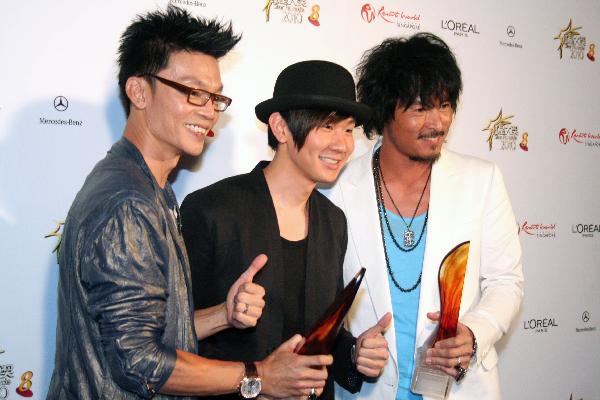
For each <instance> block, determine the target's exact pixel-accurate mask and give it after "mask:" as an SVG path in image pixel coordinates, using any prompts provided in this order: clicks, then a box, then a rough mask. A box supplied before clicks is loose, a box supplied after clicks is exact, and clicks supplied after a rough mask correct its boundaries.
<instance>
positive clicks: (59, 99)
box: [54, 96, 69, 111]
mask: <svg viewBox="0 0 600 400" xmlns="http://www.w3.org/2000/svg"><path fill="white" fill-rule="evenodd" d="M54 108H55V109H56V111H65V110H66V109H67V108H69V100H67V98H66V97H65V96H56V97H55V98H54Z"/></svg>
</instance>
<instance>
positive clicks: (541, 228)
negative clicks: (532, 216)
mask: <svg viewBox="0 0 600 400" xmlns="http://www.w3.org/2000/svg"><path fill="white" fill-rule="evenodd" d="M556 229H557V228H556V224H555V223H552V224H544V223H538V222H535V223H530V222H528V221H524V222H523V223H519V235H521V236H525V237H535V238H539V239H547V238H555V237H556Z"/></svg>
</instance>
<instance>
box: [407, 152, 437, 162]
mask: <svg viewBox="0 0 600 400" xmlns="http://www.w3.org/2000/svg"><path fill="white" fill-rule="evenodd" d="M440 154H441V153H437V154H433V155H431V156H429V157H421V156H415V155H411V156H408V158H409V159H410V160H411V161H415V162H418V163H423V164H433V163H435V162H436V161H437V160H439V158H440Z"/></svg>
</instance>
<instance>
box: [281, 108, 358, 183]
mask: <svg viewBox="0 0 600 400" xmlns="http://www.w3.org/2000/svg"><path fill="white" fill-rule="evenodd" d="M354 127H355V122H354V118H351V117H349V118H346V119H343V120H341V121H338V122H333V123H328V122H326V123H325V124H323V125H322V126H318V127H316V128H313V129H312V130H311V131H310V132H309V133H308V135H307V136H306V140H305V142H304V145H303V146H302V148H301V149H300V150H298V149H297V148H296V146H295V144H294V142H293V140H292V139H291V137H290V140H288V141H287V142H286V143H285V144H284V145H285V146H288V148H287V150H288V151H289V158H290V160H291V161H292V164H293V165H294V167H295V168H296V170H297V171H298V172H299V174H300V176H302V177H304V178H306V179H307V180H308V181H310V182H312V183H313V184H316V183H331V182H334V181H335V180H336V179H337V177H338V175H339V174H340V172H341V170H342V167H343V166H344V164H345V163H346V161H347V160H348V157H350V155H351V154H352V152H353V151H354V137H353V131H354ZM288 133H289V132H288ZM289 135H291V133H289ZM278 151H279V150H278Z"/></svg>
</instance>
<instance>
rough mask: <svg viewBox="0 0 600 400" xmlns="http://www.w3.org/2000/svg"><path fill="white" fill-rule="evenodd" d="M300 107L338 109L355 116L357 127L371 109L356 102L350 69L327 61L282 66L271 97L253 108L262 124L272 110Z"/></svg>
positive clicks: (369, 113) (296, 108)
mask: <svg viewBox="0 0 600 400" xmlns="http://www.w3.org/2000/svg"><path fill="white" fill-rule="evenodd" d="M299 109H318V110H329V111H338V112H341V113H343V114H348V115H350V116H352V117H354V119H355V120H356V125H357V126H358V125H362V124H364V123H365V122H367V121H368V120H369V118H370V117H371V109H370V108H369V107H368V106H366V105H364V104H361V103H357V102H356V91H355V87H354V80H353V79H352V75H351V74H350V72H348V70H347V69H346V68H344V67H342V66H341V65H338V64H335V63H332V62H329V61H318V60H312V61H301V62H299V63H296V64H292V65H290V66H289V67H287V68H285V69H284V70H283V71H281V73H280V74H279V76H278V77H277V81H276V82H275V89H274V90H273V98H271V99H269V100H265V101H263V102H261V103H259V104H258V105H257V106H256V107H255V108H254V110H255V112H256V116H257V117H258V119H259V120H261V121H262V122H264V123H265V124H267V123H268V121H269V116H270V115H271V114H272V113H274V112H279V111H288V110H299Z"/></svg>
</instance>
